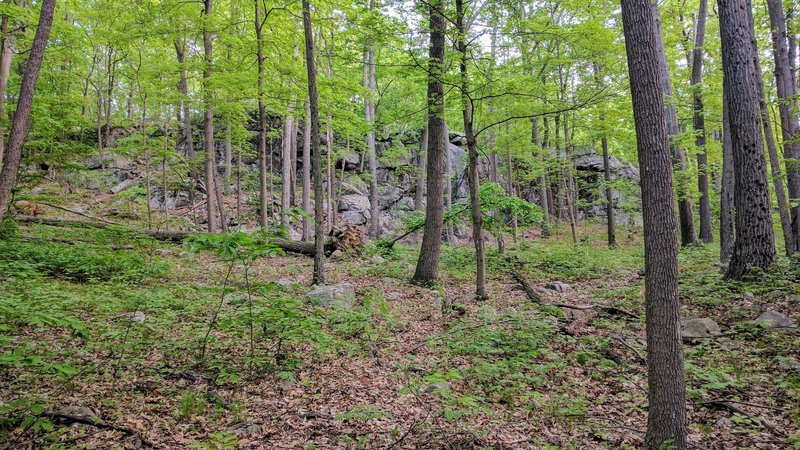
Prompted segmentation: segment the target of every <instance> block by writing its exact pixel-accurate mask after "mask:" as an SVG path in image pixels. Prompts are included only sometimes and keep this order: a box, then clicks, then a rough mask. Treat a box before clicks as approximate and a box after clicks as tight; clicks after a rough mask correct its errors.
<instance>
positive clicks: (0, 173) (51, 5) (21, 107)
mask: <svg viewBox="0 0 800 450" xmlns="http://www.w3.org/2000/svg"><path fill="white" fill-rule="evenodd" d="M55 8H56V2H55V0H42V6H41V11H40V12H39V24H38V25H37V26H36V34H35V35H34V37H33V46H32V47H31V50H30V53H29V55H28V62H27V63H26V64H25V73H24V75H23V77H22V84H21V85H20V89H19V97H18V98H19V100H18V102H17V109H16V111H15V112H14V119H13V121H12V122H11V133H10V134H9V136H8V146H6V155H5V158H4V161H3V168H2V170H0V221H2V220H3V217H5V213H6V209H8V202H9V199H10V198H11V190H12V189H13V188H14V185H15V184H16V182H17V174H18V173H19V165H20V162H21V160H22V146H23V144H24V143H25V135H26V134H27V132H28V125H29V123H30V118H31V107H32V106H33V94H34V92H35V91H36V81H37V80H38V79H39V69H40V68H41V66H42V58H44V51H45V48H46V47H47V40H48V37H49V36H50V27H51V26H52V24H53V13H54V11H55ZM0 139H2V136H0Z"/></svg>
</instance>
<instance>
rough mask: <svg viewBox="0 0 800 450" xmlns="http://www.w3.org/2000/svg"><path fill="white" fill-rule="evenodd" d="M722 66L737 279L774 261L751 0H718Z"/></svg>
mask: <svg viewBox="0 0 800 450" xmlns="http://www.w3.org/2000/svg"><path fill="white" fill-rule="evenodd" d="M718 5H719V21H720V35H721V41H722V69H723V73H724V75H725V77H724V89H725V90H726V92H727V102H728V117H729V120H730V128H731V131H732V134H731V139H732V143H733V166H734V176H735V180H736V181H735V189H734V207H735V211H736V214H735V217H736V239H735V241H734V244H733V255H732V257H731V262H730V265H729V266H728V272H727V273H726V275H725V276H726V277H727V278H730V279H741V278H742V277H743V276H744V275H745V274H747V273H748V272H750V271H751V270H752V269H753V268H756V267H758V268H762V269H765V268H767V267H769V266H770V265H772V263H773V262H774V261H775V242H774V238H773V234H772V233H773V231H772V230H773V228H772V208H771V207H770V196H769V187H768V184H767V183H768V182H767V169H766V161H765V160H764V144H763V140H762V135H761V125H760V117H759V101H758V99H759V95H758V84H759V83H758V80H757V79H756V78H757V77H758V70H757V67H756V58H757V54H756V48H755V44H754V43H755V36H754V35H753V31H752V30H753V16H752V10H751V5H750V1H749V0H718Z"/></svg>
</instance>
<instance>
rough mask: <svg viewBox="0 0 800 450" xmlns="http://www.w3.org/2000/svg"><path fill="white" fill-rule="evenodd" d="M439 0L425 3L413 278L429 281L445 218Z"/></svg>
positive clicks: (434, 274)
mask: <svg viewBox="0 0 800 450" xmlns="http://www.w3.org/2000/svg"><path fill="white" fill-rule="evenodd" d="M441 7H442V0H432V1H431V2H430V4H429V7H428V13H429V27H430V46H429V59H428V167H427V183H426V186H427V192H428V201H427V203H426V205H425V229H424V232H423V236H422V247H421V250H420V254H419V259H418V261H417V268H416V270H415V272H414V276H413V278H412V281H413V282H415V283H418V284H432V283H434V282H436V278H437V277H438V275H439V254H440V252H441V243H442V228H443V221H444V184H443V182H444V168H445V152H446V151H447V147H446V144H445V141H446V136H445V126H444V86H443V84H442V80H441V76H442V74H443V69H444V48H445V36H444V32H445V21H444V17H443V16H442V14H441Z"/></svg>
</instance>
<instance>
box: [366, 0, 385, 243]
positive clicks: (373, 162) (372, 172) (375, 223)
mask: <svg viewBox="0 0 800 450" xmlns="http://www.w3.org/2000/svg"><path fill="white" fill-rule="evenodd" d="M374 7H375V2H374V0H370V1H369V10H370V11H372V9H373V8H374ZM366 41H367V42H370V44H368V45H367V46H366V48H365V49H364V88H365V89H366V90H367V91H368V93H367V96H366V97H365V98H364V113H365V115H366V120H367V126H368V127H369V131H367V158H368V160H369V203H370V219H369V234H370V237H372V238H373V239H377V238H378V237H380V230H381V225H380V222H381V218H380V205H378V163H377V157H376V155H375V129H374V127H375V106H374V105H373V101H374V97H375V88H376V85H375V45H374V44H372V43H371V41H372V38H371V37H370V36H367V37H366Z"/></svg>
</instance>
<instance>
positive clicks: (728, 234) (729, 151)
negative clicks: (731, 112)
mask: <svg viewBox="0 0 800 450" xmlns="http://www.w3.org/2000/svg"><path fill="white" fill-rule="evenodd" d="M734 184H735V183H734V173H733V142H732V141H731V127H730V119H729V117H728V101H727V95H726V94H725V92H724V89H723V94H722V189H721V192H720V195H719V261H720V263H721V264H723V265H724V266H727V265H728V263H729V262H730V260H731V255H732V254H733V240H734V237H735V236H734V228H733V222H734V218H733V191H734Z"/></svg>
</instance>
